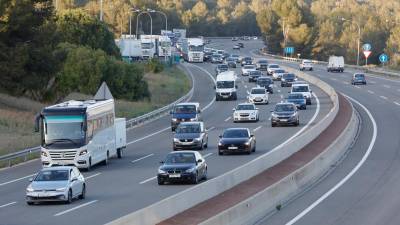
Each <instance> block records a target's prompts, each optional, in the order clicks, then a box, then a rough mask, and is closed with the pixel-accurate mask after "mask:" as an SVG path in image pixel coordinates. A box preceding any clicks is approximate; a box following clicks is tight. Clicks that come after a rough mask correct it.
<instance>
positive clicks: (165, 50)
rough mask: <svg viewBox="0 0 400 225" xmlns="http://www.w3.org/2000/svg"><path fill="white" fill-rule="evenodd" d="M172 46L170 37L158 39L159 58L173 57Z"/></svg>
mask: <svg viewBox="0 0 400 225" xmlns="http://www.w3.org/2000/svg"><path fill="white" fill-rule="evenodd" d="M171 54H172V44H171V39H170V38H169V37H168V36H159V37H158V56H159V57H171Z"/></svg>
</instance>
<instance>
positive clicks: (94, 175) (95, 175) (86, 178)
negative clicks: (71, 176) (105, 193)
mask: <svg viewBox="0 0 400 225" xmlns="http://www.w3.org/2000/svg"><path fill="white" fill-rule="evenodd" d="M100 174H101V173H96V174H93V175H91V176H88V177H85V180H88V179H90V178H93V177H97V176H98V175H100Z"/></svg>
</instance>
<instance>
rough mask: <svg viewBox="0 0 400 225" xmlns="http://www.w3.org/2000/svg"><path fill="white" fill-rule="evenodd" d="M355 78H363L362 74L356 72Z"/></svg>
mask: <svg viewBox="0 0 400 225" xmlns="http://www.w3.org/2000/svg"><path fill="white" fill-rule="evenodd" d="M354 76H355V77H356V78H364V74H356V75H354Z"/></svg>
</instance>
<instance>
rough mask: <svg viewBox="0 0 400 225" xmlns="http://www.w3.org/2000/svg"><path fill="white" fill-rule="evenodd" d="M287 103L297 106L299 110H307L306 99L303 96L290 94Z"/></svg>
mask: <svg viewBox="0 0 400 225" xmlns="http://www.w3.org/2000/svg"><path fill="white" fill-rule="evenodd" d="M286 101H287V102H290V103H293V104H295V105H296V107H297V108H298V109H307V102H306V98H304V96H303V95H302V94H289V96H288V97H287V98H286Z"/></svg>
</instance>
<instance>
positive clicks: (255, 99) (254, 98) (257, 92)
mask: <svg viewBox="0 0 400 225" xmlns="http://www.w3.org/2000/svg"><path fill="white" fill-rule="evenodd" d="M247 94H248V96H247V99H248V101H249V102H250V103H254V104H268V91H267V89H265V88H264V87H255V88H252V89H251V91H250V92H247Z"/></svg>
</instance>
